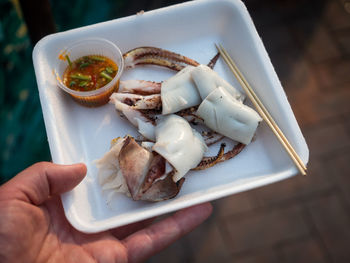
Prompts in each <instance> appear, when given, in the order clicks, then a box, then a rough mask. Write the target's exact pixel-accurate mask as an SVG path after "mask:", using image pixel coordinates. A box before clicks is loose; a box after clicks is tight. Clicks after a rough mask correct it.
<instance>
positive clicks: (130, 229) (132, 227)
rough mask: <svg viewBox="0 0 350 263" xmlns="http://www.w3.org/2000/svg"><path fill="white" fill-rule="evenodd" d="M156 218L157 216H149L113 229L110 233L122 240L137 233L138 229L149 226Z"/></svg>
mask: <svg viewBox="0 0 350 263" xmlns="http://www.w3.org/2000/svg"><path fill="white" fill-rule="evenodd" d="M154 219H155V218H149V219H146V220H142V221H139V222H136V223H132V224H129V225H126V226H122V227H118V228H115V229H111V230H110V233H111V234H112V235H113V236H114V237H116V238H117V239H119V240H121V239H124V238H126V237H127V236H129V235H131V234H132V233H135V232H136V231H139V230H141V229H143V228H146V227H148V226H149V225H150V224H152V223H153V221H154Z"/></svg>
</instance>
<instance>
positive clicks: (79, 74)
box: [63, 55, 118, 91]
mask: <svg viewBox="0 0 350 263" xmlns="http://www.w3.org/2000/svg"><path fill="white" fill-rule="evenodd" d="M66 60H67V62H68V67H67V69H66V70H65V72H64V74H63V83H64V84H65V85H66V87H68V88H70V89H72V90H76V91H92V90H97V89H99V88H102V87H103V86H105V85H106V84H108V83H109V82H110V81H111V80H112V79H113V78H114V77H115V75H116V74H117V72H118V66H117V64H116V63H114V62H113V61H112V60H111V59H109V58H107V57H104V56H100V55H88V56H84V57H81V58H78V59H77V60H75V61H73V62H72V61H70V59H69V56H66Z"/></svg>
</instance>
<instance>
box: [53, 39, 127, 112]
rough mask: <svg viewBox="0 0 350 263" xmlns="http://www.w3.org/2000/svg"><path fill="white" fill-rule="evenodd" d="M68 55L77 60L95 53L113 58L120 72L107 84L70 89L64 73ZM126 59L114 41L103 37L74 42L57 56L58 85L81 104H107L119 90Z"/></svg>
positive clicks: (96, 105) (55, 70) (92, 105)
mask: <svg viewBox="0 0 350 263" xmlns="http://www.w3.org/2000/svg"><path fill="white" fill-rule="evenodd" d="M66 55H68V56H69V59H70V60H71V61H75V60H77V59H78V58H81V57H83V56H89V55H95V56H104V57H107V58H109V59H111V60H112V61H113V62H114V63H116V64H117V66H118V72H117V73H116V75H115V76H114V78H113V79H112V80H111V81H110V82H109V83H107V84H106V85H105V86H103V87H101V88H99V89H96V90H91V91H77V90H73V89H70V88H69V87H67V86H66V85H65V84H64V83H63V74H64V72H65V70H66V69H67V67H68V66H69V65H68V61H67V60H66ZM123 68H124V60H123V55H122V53H121V51H120V49H119V48H118V47H117V46H116V45H115V44H114V43H112V42H110V41H108V40H106V39H102V38H88V39H83V40H79V41H78V42H75V43H73V44H72V45H70V46H68V47H67V48H65V49H64V50H62V51H61V52H60V54H58V56H57V63H56V68H55V69H54V73H55V76H56V79H57V82H58V86H59V87H60V88H61V89H62V90H63V91H65V92H66V93H68V94H69V95H71V96H72V98H73V99H74V100H75V101H77V102H78V103H79V104H81V105H84V106H87V107H98V106H101V105H104V104H106V103H107V102H108V101H109V97H110V96H111V95H112V93H113V92H115V91H117V90H118V87H119V80H120V76H121V74H122V72H123Z"/></svg>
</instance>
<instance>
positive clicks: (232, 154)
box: [219, 143, 246, 163]
mask: <svg viewBox="0 0 350 263" xmlns="http://www.w3.org/2000/svg"><path fill="white" fill-rule="evenodd" d="M244 147H246V144H243V143H238V144H236V145H235V146H234V147H233V148H232V150H230V151H228V152H226V153H225V154H224V155H223V156H222V158H221V159H220V160H219V162H220V163H221V162H224V161H227V160H230V159H231V158H233V157H235V156H236V155H238V154H239V153H240V152H241V151H242V150H243V149H244Z"/></svg>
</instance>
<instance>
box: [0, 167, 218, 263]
mask: <svg viewBox="0 0 350 263" xmlns="http://www.w3.org/2000/svg"><path fill="white" fill-rule="evenodd" d="M85 174H86V166H85V165H83V164H75V165H57V164H52V163H45V162H43V163H38V164H35V165H33V166H31V167H29V168H27V169H26V170H24V171H22V172H21V173H19V174H18V175H17V176H15V177H14V178H13V179H12V180H10V181H9V182H7V183H6V184H4V185H3V186H1V187H0V247H1V250H0V262H3V263H5V262H11V263H12V262H26V263H30V262H79V263H80V262H84V263H89V262H94V263H95V262H101V263H107V262H142V261H143V260H146V259H147V258H149V257H150V256H152V255H154V254H155V253H157V252H159V251H160V250H162V249H164V248H166V247H167V246H169V245H170V244H171V243H173V242H174V241H176V240H177V239H179V238H180V237H181V236H183V235H185V234H186V233H188V232H190V231H191V230H192V229H194V228H195V227H197V226H198V225H199V224H201V223H202V222H203V221H204V220H205V219H206V218H207V217H208V216H209V215H210V214H211V211H212V206H211V205H210V203H205V204H201V205H197V206H194V207H190V208H186V209H183V210H181V211H178V212H177V213H175V214H174V215H172V216H170V217H168V218H166V219H164V220H162V221H159V222H157V223H155V224H153V225H150V223H151V220H145V221H142V222H138V223H134V224H130V225H127V226H124V227H120V228H116V229H113V230H109V231H105V232H102V233H97V234H85V233H81V232H79V231H77V230H76V229H74V228H73V227H72V226H71V225H70V224H69V222H68V221H67V219H66V218H65V215H64V211H63V207H62V204H61V201H60V197H59V194H61V193H64V192H67V191H69V190H71V189H73V188H74V187H75V186H76V185H77V184H78V183H79V182H80V181H81V180H82V179H83V178H84V176H85Z"/></svg>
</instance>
